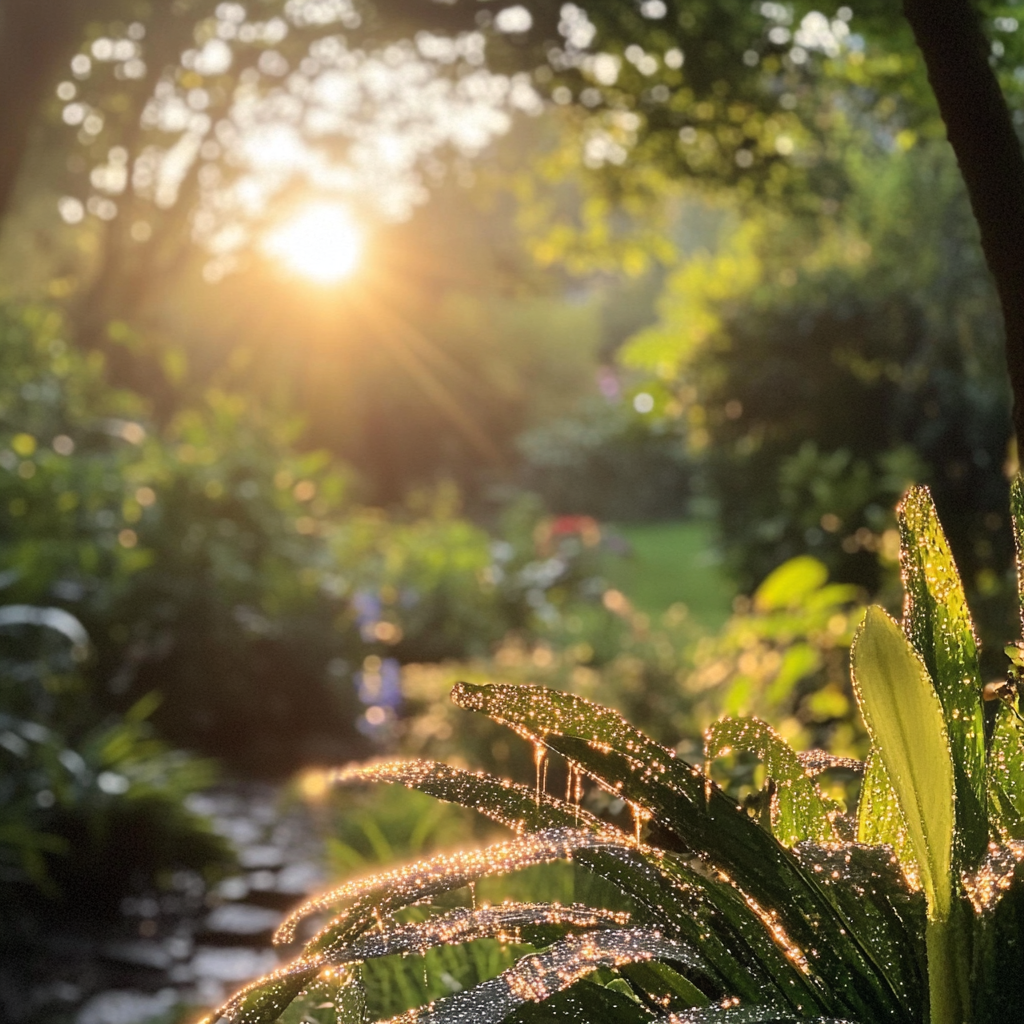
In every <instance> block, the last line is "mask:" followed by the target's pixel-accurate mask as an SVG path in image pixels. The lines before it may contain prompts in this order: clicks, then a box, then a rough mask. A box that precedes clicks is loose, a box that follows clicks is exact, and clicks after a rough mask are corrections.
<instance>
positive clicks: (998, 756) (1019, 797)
mask: <svg viewBox="0 0 1024 1024" xmlns="http://www.w3.org/2000/svg"><path fill="white" fill-rule="evenodd" d="M988 799H989V813H990V815H991V818H992V828H993V830H994V831H995V832H996V833H997V834H998V835H999V837H1000V838H1001V839H1003V840H1006V839H1024V723H1022V722H1021V720H1020V717H1019V716H1018V714H1017V713H1016V712H1015V711H1014V709H1013V708H1012V707H1010V705H1008V704H1004V703H1003V702H1002V701H1000V703H999V707H998V708H997V709H996V724H995V729H994V730H993V733H992V745H991V746H990V748H989V752H988Z"/></svg>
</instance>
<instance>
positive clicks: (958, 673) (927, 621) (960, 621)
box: [897, 487, 988, 870]
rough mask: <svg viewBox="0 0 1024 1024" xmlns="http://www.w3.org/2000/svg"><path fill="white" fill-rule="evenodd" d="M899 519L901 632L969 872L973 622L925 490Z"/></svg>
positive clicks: (977, 808)
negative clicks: (944, 740)
mask: <svg viewBox="0 0 1024 1024" xmlns="http://www.w3.org/2000/svg"><path fill="white" fill-rule="evenodd" d="M897 517H898V520H899V527H900V564H901V567H902V570H903V584H904V587H905V588H906V597H905V599H904V608H903V628H904V631H905V632H906V635H907V637H908V638H909V640H910V642H911V643H912V644H913V645H914V647H915V648H916V649H917V651H918V653H919V654H920V655H921V657H922V658H923V659H924V664H925V667H926V668H927V670H928V674H929V675H930V676H931V678H932V682H933V684H934V688H935V692H936V693H937V694H938V696H939V700H940V701H941V703H942V709H943V712H944V714H945V719H946V730H947V733H948V735H949V740H950V745H951V750H952V755H953V766H954V772H955V781H956V796H957V803H956V825H957V829H956V837H955V847H954V855H955V858H956V861H957V862H958V867H959V868H960V869H961V870H970V869H973V868H974V867H976V866H977V864H978V862H979V861H980V860H981V858H982V857H983V856H984V853H985V849H986V847H987V845H988V817H987V812H986V806H985V804H986V785H985V716H984V711H983V708H982V703H983V702H982V685H981V671H980V669H979V667H978V643H977V640H976V638H975V635H974V623H973V622H972V621H971V613H970V611H969V610H968V608H967V600H966V598H965V597H964V589H963V585H962V584H961V582H960V575H959V573H958V572H957V569H956V564H955V563H954V561H953V555H952V552H951V551H950V548H949V542H948V541H947V540H946V535H945V534H944V533H943V531H942V527H941V525H940V524H939V519H938V516H937V515H936V514H935V505H934V504H933V502H932V498H931V494H930V493H929V491H928V488H926V487H912V488H911V489H910V490H909V491H908V492H907V494H906V496H905V497H904V499H903V501H902V502H901V503H900V506H899V508H898V509H897Z"/></svg>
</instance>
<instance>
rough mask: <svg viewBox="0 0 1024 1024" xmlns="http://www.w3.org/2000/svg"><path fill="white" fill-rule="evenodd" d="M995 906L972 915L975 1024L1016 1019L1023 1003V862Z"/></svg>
mask: <svg viewBox="0 0 1024 1024" xmlns="http://www.w3.org/2000/svg"><path fill="white" fill-rule="evenodd" d="M1000 897H1001V898H1000V899H999V902H998V903H997V904H996V905H995V907H994V908H988V909H987V911H986V912H985V913H981V914H977V915H975V918H974V943H973V945H974V986H973V987H974V992H973V995H974V1000H973V1010H974V1016H973V1018H972V1019H973V1022H974V1024H1006V1022H1007V1021H1012V1020H1019V1019H1020V1014H1021V1007H1022V1006H1024V971H1022V970H1021V959H1022V957H1024V864H1017V865H1016V867H1015V868H1014V869H1013V874H1012V879H1011V880H1010V885H1009V886H1008V888H1007V889H1006V890H1005V892H1002V893H1001V894H1000Z"/></svg>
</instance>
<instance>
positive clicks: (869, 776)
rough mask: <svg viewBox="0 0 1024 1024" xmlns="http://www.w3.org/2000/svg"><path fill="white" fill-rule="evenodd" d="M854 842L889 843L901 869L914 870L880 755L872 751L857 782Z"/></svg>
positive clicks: (882, 844) (897, 802) (905, 833)
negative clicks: (855, 840)
mask: <svg viewBox="0 0 1024 1024" xmlns="http://www.w3.org/2000/svg"><path fill="white" fill-rule="evenodd" d="M857 842H859V843H866V844H867V845H868V846H891V847H892V848H893V851H894V852H895V854H896V856H897V858H898V859H899V862H900V864H902V865H903V867H904V869H905V870H906V871H907V872H908V873H910V874H916V873H917V858H916V857H915V856H914V849H913V847H912V846H911V845H910V838H909V837H908V835H907V825H906V822H905V821H904V820H903V812H902V811H901V810H900V803H899V800H898V799H897V797H896V791H895V790H894V789H893V788H892V783H891V782H890V781H889V774H888V772H887V771H886V770H885V765H884V764H883V763H882V759H881V758H880V757H879V756H878V755H877V754H876V753H875V752H874V751H872V753H871V755H870V756H869V757H868V763H867V767H866V768H865V769H864V779H863V781H862V782H861V784H860V800H859V802H858V804H857Z"/></svg>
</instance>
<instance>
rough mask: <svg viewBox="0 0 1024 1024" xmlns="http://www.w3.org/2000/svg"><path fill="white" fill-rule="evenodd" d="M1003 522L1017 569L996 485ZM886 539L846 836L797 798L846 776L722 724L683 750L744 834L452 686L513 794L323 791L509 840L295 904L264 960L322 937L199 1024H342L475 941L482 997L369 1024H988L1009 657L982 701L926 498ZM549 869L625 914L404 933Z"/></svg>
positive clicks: (496, 785)
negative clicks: (603, 804)
mask: <svg viewBox="0 0 1024 1024" xmlns="http://www.w3.org/2000/svg"><path fill="white" fill-rule="evenodd" d="M1012 515H1013V521H1014V525H1015V535H1016V539H1017V544H1018V554H1020V551H1021V542H1022V539H1024V481H1022V480H1021V478H1018V479H1017V480H1016V482H1015V484H1014V486H1013V490H1012ZM899 525H900V532H901V564H902V569H903V579H904V583H905V587H906V597H905V603H904V614H903V620H902V623H901V624H898V623H896V622H895V621H894V620H893V619H891V618H890V617H889V616H888V615H887V614H886V612H885V611H884V610H882V609H881V608H879V607H877V606H874V607H872V608H870V609H868V611H867V613H866V616H865V619H864V622H863V624H862V625H861V627H860V629H859V631H858V634H857V637H856V640H855V644H854V648H853V657H852V662H853V677H854V686H855V690H856V693H857V697H858V702H859V705H860V709H861V712H862V714H863V717H864V720H865V723H866V725H867V729H868V732H869V735H870V737H871V751H870V755H869V757H868V760H867V763H866V765H865V766H862V767H863V772H864V776H863V782H862V786H861V796H860V801H859V806H858V809H857V812H856V815H847V814H844V813H842V809H841V808H840V807H839V806H838V805H836V804H834V803H832V802H831V801H829V800H828V799H826V798H825V797H824V795H823V794H822V791H821V789H820V788H819V786H818V783H817V781H816V777H817V776H818V775H819V774H820V773H822V772H823V771H826V770H828V769H830V768H837V767H842V768H849V767H851V765H850V764H849V762H846V761H840V760H838V759H835V758H832V757H830V756H829V755H827V754H824V753H822V752H820V751H812V752H809V753H803V754H798V753H796V752H795V751H794V750H793V749H792V748H791V747H789V746H788V745H787V744H786V743H785V741H784V740H783V739H782V738H781V737H780V736H779V735H778V734H777V733H775V732H774V731H773V730H772V729H771V727H770V726H769V725H767V724H766V723H764V722H762V721H760V720H758V719H752V718H750V719H723V720H721V721H720V722H718V723H717V724H716V725H714V726H712V728H711V729H709V730H708V732H707V734H706V749H705V755H706V758H707V761H708V762H710V761H712V760H714V759H715V758H716V757H717V756H719V755H722V754H725V753H728V752H729V751H731V750H737V749H745V750H750V751H754V752H756V753H757V754H758V755H759V757H760V758H761V759H762V761H763V762H764V765H765V769H766V773H767V776H768V778H767V781H766V784H765V790H764V795H765V800H764V802H763V805H762V807H761V809H760V813H757V812H756V811H755V813H750V812H748V810H744V809H742V808H740V807H739V806H738V805H737V804H736V803H735V801H734V800H732V799H731V798H730V797H729V796H728V795H727V794H726V793H725V792H724V791H722V790H721V789H720V788H719V787H718V786H717V785H716V784H715V783H714V782H713V781H712V780H711V778H710V775H709V774H708V772H707V770H706V769H705V770H703V771H702V770H701V768H700V767H698V766H695V765H690V764H688V763H686V762H685V761H683V760H682V759H681V758H678V757H676V756H675V755H674V753H673V752H672V751H670V750H668V749H666V748H665V747H662V746H660V745H659V744H656V743H654V742H653V741H652V740H650V739H648V737H647V736H645V735H644V734H643V733H641V732H640V731H639V730H636V729H634V728H633V727H632V726H630V725H629V724H628V723H627V722H626V721H625V720H624V719H623V718H622V717H621V716H620V715H618V714H617V713H616V712H613V711H610V710H608V709H606V708H602V707H600V706H599V705H596V704H592V703H590V702H588V701H586V700H584V699H582V698H580V697H577V696H574V695H571V694H566V693H560V692H556V691H552V690H546V689H544V688H541V687H536V686H529V685H501V684H490V685H474V684H468V683H467V684H459V685H456V687H455V688H454V690H453V693H452V696H453V699H454V700H455V702H456V703H457V704H459V705H460V706H461V707H463V708H466V709H469V710H474V711H479V712H482V713H484V714H486V715H488V716H490V717H491V718H493V719H495V720H496V721H498V722H500V723H503V724H505V725H508V726H510V727H511V728H512V729H514V730H515V731H516V732H517V733H518V734H519V735H520V736H522V737H524V738H525V739H527V740H528V741H530V742H531V743H533V744H534V746H535V750H536V759H537V770H538V775H537V784H536V787H530V786H523V785H517V784H514V783H512V782H509V781H508V780H502V779H498V778H494V777H490V776H487V775H484V774H480V773H473V772H471V771H468V770H464V769H459V768H453V767H449V766H447V765H442V764H438V763H436V762H427V761H411V762H410V761H401V762H391V763H385V764H376V765H369V766H366V767H362V768H353V769H347V770H341V771H338V772H335V773H333V774H332V775H331V776H330V780H331V781H332V782H334V783H336V784H354V783H368V782H392V783H399V784H402V785H405V786H407V787H409V788H412V789H417V790H421V791H423V792H425V793H428V794H431V795H433V796H436V797H438V798H440V799H442V800H447V801H453V802H455V803H459V804H463V805H465V806H468V807H472V808H474V809H475V810H477V811H479V812H481V813H483V814H485V815H487V816H488V817H490V818H492V819H493V820H495V821H497V822H499V823H500V824H503V825H506V826H508V827H510V828H511V829H512V830H513V831H514V833H515V837H514V838H512V839H509V840H504V841H501V842H498V843H496V844H493V845H491V846H488V847H486V848H484V849H478V850H473V851H468V852H460V853H454V854H445V855H440V856H437V857H434V858H430V859H427V860H423V861H420V862H417V863H415V864H412V865H409V866H407V867H403V868H398V869H393V870H391V871H388V872H385V873H383V874H378V875H375V876H372V877H370V878H364V879H359V880H356V881H351V882H347V883H343V884H342V885H340V886H338V887H337V888H335V889H333V890H331V891H329V892H327V893H325V894H323V895H322V896H319V897H316V898H315V899H313V900H311V901H309V902H307V903H306V904H304V905H303V906H301V907H300V908H299V909H298V910H296V911H295V912H294V913H293V914H291V915H290V916H289V917H288V918H287V919H286V920H285V922H284V923H283V924H282V925H281V927H280V929H279V931H278V934H277V938H278V940H279V941H283V942H290V941H292V940H293V939H294V937H295V934H296V931H297V929H298V928H299V926H300V925H301V923H302V922H303V920H304V919H305V918H306V917H307V916H308V915H311V914H314V913H318V912H323V911H327V910H332V911H334V914H335V916H331V917H330V918H329V919H328V921H327V923H326V924H324V925H323V926H322V927H321V928H320V929H319V930H318V931H317V932H316V934H315V935H314V936H313V937H312V939H311V940H310V941H308V942H307V943H306V945H305V948H304V950H303V951H302V953H301V954H300V955H299V956H298V957H297V958H296V959H295V960H294V961H292V962H291V963H288V964H286V965H285V966H283V967H282V968H280V969H279V970H278V971H276V972H275V973H274V974H272V975H270V976H268V977H266V978H264V979H261V980H260V981H257V982H255V983H254V984H253V985H251V986H249V987H248V988H246V989H245V990H243V991H242V992H241V993H239V994H238V995H236V996H235V997H234V998H233V999H232V1000H230V1001H229V1002H228V1003H227V1004H226V1005H225V1006H223V1007H222V1008H221V1009H220V1010H219V1011H217V1013H216V1014H214V1015H213V1016H211V1017H210V1018H208V1019H209V1020H211V1021H215V1020H227V1021H233V1022H245V1024H256V1022H261V1021H267V1022H269V1021H273V1020H277V1019H278V1018H279V1017H280V1016H281V1014H282V1013H284V1012H285V1011H286V1010H288V1008H289V1005H290V1004H292V1003H293V1001H296V1000H297V1001H298V1004H297V1005H298V1006H300V1007H301V1009H302V1013H304V1014H306V1015H309V1016H311V1017H312V1018H313V1019H317V1020H321V1021H322V1020H328V1019H329V1020H332V1021H337V1022H340V1021H344V1020H359V1019H362V1012H363V1010H362V1000H361V998H360V988H361V984H362V982H361V980H360V965H361V964H362V963H364V962H366V961H372V960H376V959H377V958H380V957H394V956H397V955H405V954H410V953H423V952H425V951H426V950H428V949H430V948H431V947H435V946H446V945H461V944H465V943H467V942H470V941H472V940H475V939H488V938H495V937H498V938H503V939H504V940H505V941H506V942H514V943H524V944H528V945H527V951H526V953H525V955H523V956H522V957H521V958H520V959H518V960H517V961H516V962H515V963H514V964H513V965H512V966H511V967H509V968H508V969H507V970H505V971H504V972H503V973H502V974H500V975H498V976H497V977H496V978H493V979H490V980H488V981H485V982H483V983H482V984H480V985H478V986H476V987H474V988H472V989H468V990H465V991H458V992H455V993H454V994H452V995H450V996H447V997H445V998H441V999H438V1000H435V1001H434V1002H432V1003H430V1004H428V1005H426V1006H424V1007H420V1008H418V1009H412V1010H409V1011H407V1012H406V1013H404V1014H402V1015H400V1016H399V1017H394V1018H392V1019H393V1020H394V1021H396V1022H397V1021H398V1020H403V1021H409V1022H413V1021H423V1022H426V1021H429V1022H436V1024H443V1022H453V1024H454V1022H460V1021H468V1020H470V1019H472V1020H474V1021H481V1022H482V1021H494V1022H498V1021H501V1020H506V1019H513V1020H522V1021H534V1020H562V1019H565V1020H571V1019H575V1020H601V1021H645V1020H652V1021H653V1020H663V1021H672V1022H679V1024H682V1022H693V1024H697V1022H704V1021H718V1020H721V1021H728V1022H739V1021H780V1022H781V1021H797V1020H816V1021H819V1022H825V1021H855V1022H862V1024H868V1022H871V1024H874V1022H878V1021H893V1022H897V1021H900V1022H902V1021H906V1022H911V1021H915V1022H916V1021H930V1022H931V1024H963V1022H964V1021H973V1022H978V1024H980V1022H984V1021H997V1020H998V1021H1002V1020H1007V1019H1011V1017H1012V1015H1013V1013H1014V1012H1015V1010H1016V1008H1019V1006H1020V1005H1022V1004H1024V989H1022V984H1024V983H1022V979H1021V978H1020V977H1019V974H1017V973H1015V972H1014V970H1013V966H1014V964H1015V963H1016V962H1017V960H1018V959H1019V956H1020V943H1021V941H1022V934H1021V928H1022V926H1024V876H1022V874H1021V869H1020V868H1019V867H1018V865H1019V863H1020V861H1021V858H1022V855H1024V843H1022V840H1024V793H1022V787H1021V785H1020V783H1021V780H1022V779H1024V731H1022V725H1024V719H1022V718H1021V715H1020V712H1019V708H1018V693H1017V681H1018V679H1019V675H1018V672H1019V668H1020V666H1021V663H1022V662H1024V655H1022V653H1021V652H1022V650H1024V647H1022V646H1018V645H1017V644H1013V645H1010V646H1009V647H1008V648H1007V653H1008V656H1009V658H1010V665H1009V667H1008V673H1007V680H1005V681H1000V682H998V683H995V684H993V683H989V684H987V685H985V684H983V682H982V679H981V675H980V672H979V669H978V646H977V642H976V640H975V634H974V629H973V624H972V622H971V618H970V613H969V611H968V609H967V606H966V602H965V600H964V597H963V588H962V585H961V583H960V579H959V576H958V574H957V570H956V567H955V564H954V562H953V559H952V555H951V552H950V549H949V546H948V543H947V542H946V539H945V536H944V534H943V532H942V529H941V526H940V524H939V522H938V518H937V516H936V513H935V509H934V506H933V504H932V502H931V498H930V495H929V493H928V491H927V490H926V489H924V488H915V489H912V490H911V491H910V492H908V494H907V495H906V497H905V498H904V500H903V502H902V503H901V506H900V509H899ZM1022 610H1024V591H1022ZM551 754H554V755H558V756H560V757H561V758H562V759H564V760H565V762H566V764H567V768H568V770H567V788H566V798H565V799H560V798H556V797H554V796H552V795H550V794H549V793H548V792H547V789H546V785H545V780H546V776H547V771H546V759H547V758H548V757H549V755H551ZM595 784H596V786H598V787H600V788H601V789H604V790H606V791H608V792H609V793H611V794H613V795H615V796H617V797H618V798H620V799H622V800H624V801H625V802H626V803H627V804H628V805H629V806H630V808H631V809H632V811H633V816H634V824H635V827H634V830H633V831H632V834H630V833H629V832H628V831H624V830H622V829H619V828H617V827H615V826H614V825H611V824H610V823H608V822H607V821H605V820H602V819H601V818H599V817H597V816H595V815H594V814H592V813H591V812H590V811H588V810H587V809H585V807H584V806H583V805H582V804H581V796H582V795H583V792H584V790H585V789H586V788H587V787H588V786H592V785H595ZM562 859H571V860H573V861H575V862H576V863H577V864H580V865H583V866H585V867H587V868H589V869H590V870H591V871H593V872H594V873H595V874H597V875H599V876H601V877H603V878H605V879H606V880H608V881H610V882H611V883H612V884H613V886H614V887H615V888H616V889H617V890H618V891H619V892H620V893H622V894H623V895H625V896H626V897H628V899H629V901H630V910H629V911H628V912H624V911H622V910H621V909H619V908H618V907H587V906H580V905H569V906H566V905H559V904H535V903H513V902H506V903H501V904H498V905H495V906H479V907H477V906H475V905H472V906H457V907H455V908H454V909H448V910H442V911H440V912H438V913H434V914H432V915H429V916H427V917H426V919H422V917H421V919H419V920H409V919H408V915H407V914H406V913H405V912H406V911H407V909H408V908H410V907H416V908H422V907H423V906H424V905H434V906H435V907H436V906H437V905H438V904H439V903H441V902H443V896H444V894H447V893H450V892H452V891H455V890H460V889H465V888H466V887H468V886H472V884H473V883H474V882H475V881H476V880H478V879H482V878H485V877H488V876H493V875H503V874H507V873H510V872H514V871H518V870H522V869H524V868H528V867H530V866H533V865H537V864H543V863H549V862H553V861H556V860H562ZM418 916H421V911H418ZM530 946H532V947H533V948H532V949H530V948H529V947H530ZM290 1012H293V1011H290ZM325 1014H326V1015H327V1016H325ZM289 1019H290V1018H289Z"/></svg>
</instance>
